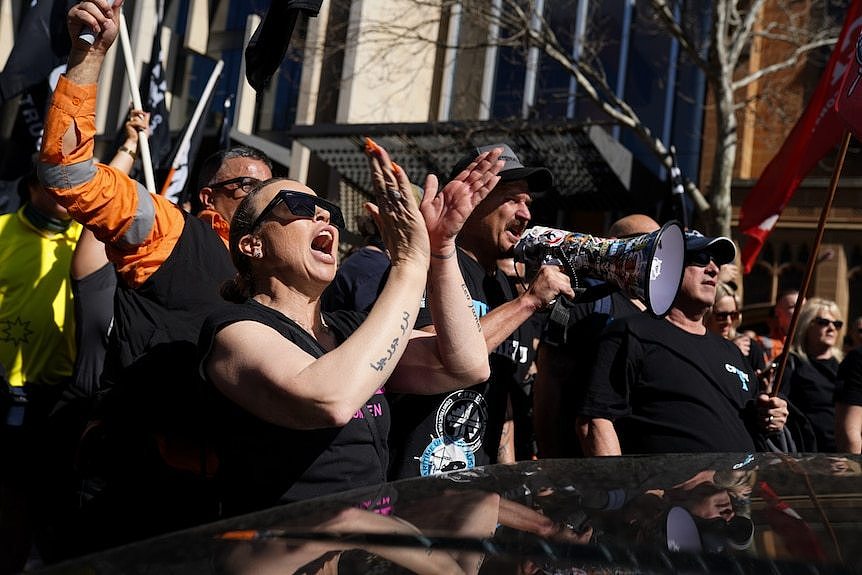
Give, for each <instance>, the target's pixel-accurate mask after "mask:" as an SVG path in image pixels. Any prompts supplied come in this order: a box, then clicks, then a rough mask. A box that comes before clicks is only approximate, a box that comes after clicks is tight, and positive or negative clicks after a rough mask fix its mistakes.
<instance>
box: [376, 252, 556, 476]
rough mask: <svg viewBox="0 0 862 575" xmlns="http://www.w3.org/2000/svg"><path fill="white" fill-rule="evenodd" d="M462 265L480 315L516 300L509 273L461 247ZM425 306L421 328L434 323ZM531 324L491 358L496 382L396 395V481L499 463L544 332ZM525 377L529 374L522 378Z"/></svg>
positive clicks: (393, 462) (418, 323)
mask: <svg viewBox="0 0 862 575" xmlns="http://www.w3.org/2000/svg"><path fill="white" fill-rule="evenodd" d="M458 264H459V266H460V268H461V274H462V275H463V277H464V282H465V284H466V286H467V289H468V290H469V291H470V295H471V297H472V298H473V308H474V309H475V310H476V314H477V315H478V316H479V317H482V316H484V315H485V314H487V313H488V312H489V311H491V310H493V309H494V308H496V307H498V306H500V305H502V304H504V303H506V302H508V301H510V300H512V299H514V298H515V294H514V292H513V291H512V286H511V284H510V283H509V280H508V278H507V277H506V275H505V274H504V273H503V272H502V271H500V270H497V273H495V274H493V275H488V274H486V273H485V270H484V268H482V266H480V265H479V264H478V263H477V262H476V261H475V260H474V259H473V258H471V257H470V256H468V255H467V254H465V253H464V252H463V251H462V250H461V249H460V248H458ZM431 323H432V321H431V310H430V309H429V308H428V307H427V306H426V307H423V308H420V310H419V317H418V318H417V320H416V328H417V329H419V328H422V327H424V326H426V325H430V324H431ZM530 325H531V324H530V323H529V322H526V323H525V324H523V325H522V326H521V327H520V328H518V329H517V330H515V332H514V333H512V335H510V336H509V337H508V338H507V339H506V341H504V342H503V343H502V344H501V345H500V346H499V347H498V348H497V349H496V350H494V352H493V353H492V354H491V355H490V357H489V361H490V364H491V378H490V379H489V380H488V381H486V382H484V383H481V384H479V385H474V386H473V387H469V388H467V389H462V390H459V391H454V392H451V393H447V394H438V395H430V396H428V395H425V396H421V395H392V396H390V403H391V404H392V434H391V444H392V454H391V458H390V459H391V467H390V473H389V475H390V478H391V479H401V478H405V477H416V476H419V475H422V476H425V475H432V474H434V473H440V472H443V471H452V470H456V469H469V468H472V467H476V466H480V465H486V464H488V463H494V462H496V460H497V449H498V447H499V445H500V434H501V432H502V429H503V423H504V419H505V414H506V398H507V396H508V394H509V391H510V389H512V388H518V389H520V387H521V380H518V377H519V376H518V371H519V368H520V367H521V366H529V365H530V363H532V362H533V359H534V358H535V350H534V349H533V346H532V341H533V338H534V337H538V335H539V334H537V333H533V332H532V331H531V330H530ZM521 377H523V376H521Z"/></svg>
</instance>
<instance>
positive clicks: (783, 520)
mask: <svg viewBox="0 0 862 575" xmlns="http://www.w3.org/2000/svg"><path fill="white" fill-rule="evenodd" d="M757 487H758V490H759V492H760V495H761V496H762V497H763V500H764V501H766V520H767V521H768V522H769V525H770V526H771V527H772V529H773V531H775V533H777V534H778V536H779V537H781V540H782V541H783V542H784V546H785V547H786V548H787V551H788V552H789V553H790V555H791V557H793V558H794V559H799V560H801V561H816V562H817V563H824V562H825V561H826V553H825V552H824V551H823V547H822V546H821V545H820V541H819V540H818V539H817V535H816V534H815V533H814V530H813V529H811V526H810V525H808V523H806V522H805V520H804V519H802V517H801V516H800V515H799V513H797V512H796V510H795V509H793V508H792V507H791V506H790V505H788V504H787V503H786V502H785V501H784V500H783V499H781V497H779V496H778V494H776V493H775V491H773V489H772V487H771V486H770V485H769V484H768V483H766V482H765V481H760V482H758V484H757Z"/></svg>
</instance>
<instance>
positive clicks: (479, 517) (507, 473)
mask: <svg viewBox="0 0 862 575" xmlns="http://www.w3.org/2000/svg"><path fill="white" fill-rule="evenodd" d="M44 572H45V573H64V574H73V573H82V574H83V573H87V574H98V573H195V574H198V573H218V574H221V573H237V574H240V573H411V572H416V573H460V572H464V573H561V574H562V573H572V574H574V573H862V458H860V457H859V456H838V455H834V456H828V455H810V456H809V455H800V456H787V455H783V454H698V455H686V454H673V455H658V456H625V457H613V458H594V459H576V460H575V459H573V460H540V461H528V462H522V463H518V464H515V465H492V466H487V467H483V468H476V469H463V470H456V471H452V472H449V473H446V474H442V475H439V476H434V477H424V478H417V479H409V480H403V481H397V482H392V483H387V484H383V485H380V486H378V487H374V488H367V489H359V490H354V491H349V492H345V493H341V494H337V495H334V496H330V497H325V498H320V499H315V500H311V501H304V502H300V503H294V504H290V505H284V506H281V507H275V508H272V509H268V510H266V511H261V512H258V513H254V514H251V515H245V516H242V517H235V518H231V519H227V520H223V521H220V522H217V523H213V524H209V525H204V526H200V527H196V528H193V529H189V530H186V531H182V532H178V533H173V534H170V535H165V536H162V537H158V538H155V539H150V540H147V541H142V542H138V543H134V544H131V545H127V546H124V547H121V548H117V549H113V550H109V551H106V552H103V553H99V554H96V555H91V556H88V557H83V558H80V559H77V560H74V561H70V562H67V563H64V564H61V565H57V566H54V567H51V568H48V569H45V570H44Z"/></svg>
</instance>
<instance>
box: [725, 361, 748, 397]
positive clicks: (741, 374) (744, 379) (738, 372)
mask: <svg viewBox="0 0 862 575" xmlns="http://www.w3.org/2000/svg"><path fill="white" fill-rule="evenodd" d="M724 369H726V370H727V371H728V372H729V373H732V374H734V375H735V376H736V377H738V378H739V383H740V384H741V385H742V391H748V374H747V373H745V371H744V370H742V369H739V368H738V367H735V366H733V365H730V364H729V363H725V364H724Z"/></svg>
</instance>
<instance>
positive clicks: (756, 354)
mask: <svg viewBox="0 0 862 575" xmlns="http://www.w3.org/2000/svg"><path fill="white" fill-rule="evenodd" d="M745 360H746V361H747V362H748V365H749V366H750V367H751V370H752V371H753V372H754V373H757V372H762V371H763V370H765V369H766V350H764V349H763V346H762V345H760V343H758V341H757V340H756V339H754V338H751V347H749V348H748V355H746V356H745Z"/></svg>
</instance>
